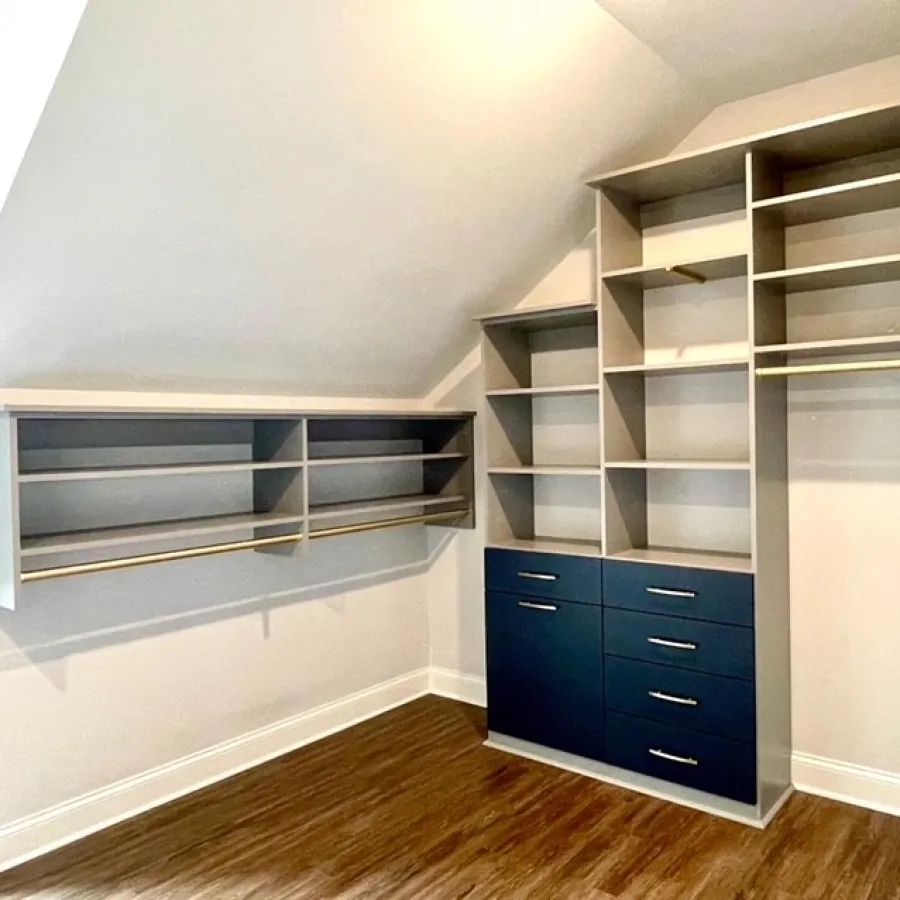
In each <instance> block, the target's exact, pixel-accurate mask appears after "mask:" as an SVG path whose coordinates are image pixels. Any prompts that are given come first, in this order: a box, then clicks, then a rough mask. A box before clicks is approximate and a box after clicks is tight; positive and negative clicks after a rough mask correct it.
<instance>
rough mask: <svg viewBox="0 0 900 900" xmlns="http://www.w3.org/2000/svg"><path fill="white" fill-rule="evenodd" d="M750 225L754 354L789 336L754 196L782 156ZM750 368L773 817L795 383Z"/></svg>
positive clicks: (779, 247) (759, 633)
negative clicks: (764, 275)
mask: <svg viewBox="0 0 900 900" xmlns="http://www.w3.org/2000/svg"><path fill="white" fill-rule="evenodd" d="M746 162H747V218H748V227H749V230H750V258H749V273H750V277H749V280H748V289H747V295H748V310H747V317H748V325H749V333H750V348H751V358H752V356H753V350H754V348H755V347H756V346H757V345H758V344H760V343H771V342H772V340H773V337H775V336H777V337H778V338H779V339H780V340H782V341H784V340H787V334H786V310H785V298H784V293H783V292H781V293H780V294H779V292H778V290H777V289H775V288H773V287H770V286H768V285H759V284H756V282H755V280H754V277H753V276H754V274H755V273H756V272H758V271H770V270H772V269H780V268H783V267H784V262H785V240H784V225H783V222H782V221H780V220H778V219H777V218H773V217H772V216H771V215H770V214H769V213H767V212H766V211H761V210H757V209H754V207H753V201H754V200H756V199H760V198H762V197H768V196H772V195H773V194H775V193H778V192H780V188H781V180H782V179H781V172H780V169H779V167H778V164H777V162H776V161H775V160H773V159H771V158H769V157H767V156H766V155H764V154H762V153H759V152H756V151H752V150H751V151H748V153H747V161H746ZM754 368H755V367H754V366H753V365H752V364H751V366H750V412H751V419H750V427H751V441H750V458H751V474H752V481H751V485H750V498H751V510H752V520H751V523H752V528H753V532H752V552H753V568H754V572H755V608H754V615H755V636H756V672H757V675H756V685H757V701H756V715H757V763H758V779H759V807H760V811H761V813H762V815H764V816H765V815H766V814H767V813H768V812H769V810H770V809H771V808H772V807H773V806H774V804H776V803H777V802H778V800H779V798H780V797H781V796H782V795H783V793H784V791H785V790H787V789H788V788H789V786H790V784H791V741H792V738H791V688H790V671H791V669H790V602H789V597H790V564H789V537H788V528H789V516H788V513H789V510H788V433H787V421H788V406H787V395H788V383H787V379H781V378H778V379H776V378H757V377H756V374H755V371H754Z"/></svg>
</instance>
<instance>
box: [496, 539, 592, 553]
mask: <svg viewBox="0 0 900 900" xmlns="http://www.w3.org/2000/svg"><path fill="white" fill-rule="evenodd" d="M486 546H488V547H493V548H496V549H499V550H529V551H531V552H533V553H561V554H563V555H564V556H595V557H599V556H602V555H603V548H602V547H601V545H600V542H599V541H578V540H567V539H565V538H545V537H536V538H533V539H531V540H528V539H524V538H507V539H505V540H501V541H488V542H487V545H486Z"/></svg>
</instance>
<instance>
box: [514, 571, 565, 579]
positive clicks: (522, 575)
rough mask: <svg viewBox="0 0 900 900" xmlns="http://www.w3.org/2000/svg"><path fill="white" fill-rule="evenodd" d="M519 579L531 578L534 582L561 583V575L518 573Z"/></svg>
mask: <svg viewBox="0 0 900 900" xmlns="http://www.w3.org/2000/svg"><path fill="white" fill-rule="evenodd" d="M516 575H518V576H519V578H530V579H532V581H559V575H545V574H544V573H543V572H516Z"/></svg>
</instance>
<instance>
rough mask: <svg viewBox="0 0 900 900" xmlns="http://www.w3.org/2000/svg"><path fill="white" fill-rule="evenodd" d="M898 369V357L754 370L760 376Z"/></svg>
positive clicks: (899, 360)
mask: <svg viewBox="0 0 900 900" xmlns="http://www.w3.org/2000/svg"><path fill="white" fill-rule="evenodd" d="M892 369H900V359H870V360H865V361H862V362H847V363H809V364H808V365H803V366H765V367H763V368H761V369H757V370H756V374H757V375H759V376H760V378H768V377H771V376H781V375H825V374H828V373H829V372H835V373H837V372H879V371H882V372H884V371H890V370H892Z"/></svg>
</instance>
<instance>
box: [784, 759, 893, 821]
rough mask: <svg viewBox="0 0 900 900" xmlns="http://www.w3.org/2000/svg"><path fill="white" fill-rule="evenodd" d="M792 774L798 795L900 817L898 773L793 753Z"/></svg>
mask: <svg viewBox="0 0 900 900" xmlns="http://www.w3.org/2000/svg"><path fill="white" fill-rule="evenodd" d="M791 772H792V777H793V781H794V787H795V788H796V789H797V790H798V791H803V792H804V793H806V794H815V795H816V796H818V797H827V798H828V799H829V800H840V801H841V802H842V803H852V804H853V805H854V806H862V807H865V808H866V809H873V810H875V811H876V812H882V813H888V814H889V815H892V816H900V775H898V774H897V773H895V772H885V771H883V770H881V769H869V768H866V767H865V766H855V765H852V764H850V763H845V762H839V761H838V760H835V759H826V758H825V757H822V756H812V755H810V754H807V753H794V755H793V757H792V758H791Z"/></svg>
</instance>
